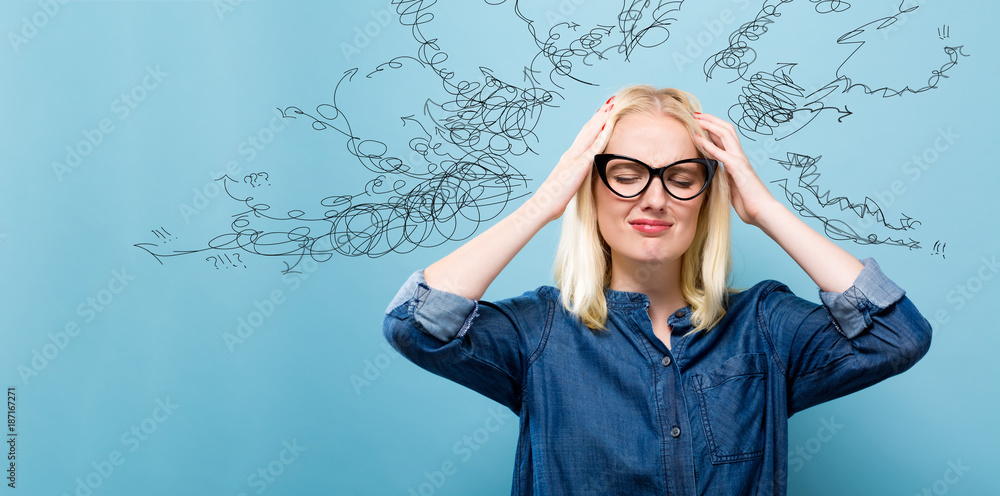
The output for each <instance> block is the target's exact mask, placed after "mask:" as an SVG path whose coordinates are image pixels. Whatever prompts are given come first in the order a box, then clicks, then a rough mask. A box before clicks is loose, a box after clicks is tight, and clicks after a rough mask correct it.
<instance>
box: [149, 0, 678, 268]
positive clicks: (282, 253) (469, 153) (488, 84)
mask: <svg viewBox="0 0 1000 496" xmlns="http://www.w3.org/2000/svg"><path fill="white" fill-rule="evenodd" d="M435 3H436V1H435V0H429V1H423V0H394V1H393V2H392V5H394V6H395V10H396V13H397V14H398V15H399V18H398V21H399V23H400V24H401V25H403V26H405V27H408V28H409V29H410V34H411V36H412V38H413V40H414V41H416V43H417V48H416V49H415V51H414V53H413V54H412V55H403V56H398V57H395V58H392V59H390V60H388V61H386V62H382V63H380V64H377V65H376V66H375V67H374V69H373V70H371V71H370V72H368V73H367V74H366V75H365V79H373V78H378V77H388V76H390V75H393V74H394V71H400V70H404V69H409V68H418V69H420V70H425V69H426V70H430V71H432V72H433V73H434V74H435V75H436V77H437V78H438V79H439V80H440V83H441V90H443V92H444V97H443V98H437V99H432V98H427V99H426V100H425V102H424V106H423V107H424V111H423V115H408V116H401V117H400V119H401V120H402V124H403V126H404V128H405V129H406V130H409V131H412V132H413V133H412V134H411V135H410V136H409V139H408V141H407V142H406V148H407V149H408V150H409V154H408V156H407V157H405V158H404V157H399V156H396V155H394V154H392V153H390V151H389V149H390V147H389V146H388V145H387V144H386V143H385V142H383V141H381V140H378V139H373V138H366V137H362V136H359V135H358V133H356V132H355V131H354V129H352V126H351V123H350V119H349V117H348V115H347V114H346V113H345V112H344V111H343V110H342V109H341V107H340V106H338V97H340V92H341V90H342V85H347V84H350V83H351V82H352V81H353V79H354V77H355V76H356V75H357V74H359V73H360V71H359V69H357V68H354V69H350V70H348V71H346V72H345V73H344V76H343V77H342V78H341V80H340V81H339V82H338V83H337V86H336V88H335V89H334V93H333V99H332V102H331V103H324V104H320V105H317V106H316V107H315V108H314V109H313V110H309V111H306V110H303V109H302V108H300V107H296V106H289V107H285V108H283V109H280V110H281V112H282V115H283V117H285V118H288V119H295V120H305V121H306V122H308V123H309V124H310V126H311V127H312V129H314V130H315V131H319V132H328V133H332V135H333V136H336V137H338V138H339V139H343V145H344V147H345V149H346V150H347V152H348V154H349V155H350V156H351V157H352V160H357V161H358V163H360V164H361V166H362V167H364V168H365V169H367V170H368V171H370V172H372V173H373V174H375V177H374V178H372V179H370V180H369V181H367V183H366V184H365V187H364V190H363V191H361V192H357V193H355V194H347V195H343V194H338V195H330V196H327V197H325V198H323V199H321V200H319V201H318V202H317V204H314V205H313V206H312V207H311V208H309V207H303V208H305V209H308V210H317V212H314V213H308V214H307V212H306V211H305V210H303V209H292V210H288V211H287V212H284V213H278V212H275V211H274V210H275V209H274V208H272V206H271V205H270V203H268V202H267V201H264V200H263V199H261V198H257V197H259V196H260V195H259V194H256V193H254V194H250V193H248V192H246V191H245V190H246V189H247V187H249V188H251V190H252V191H253V188H257V187H260V186H262V185H270V183H271V176H270V175H268V174H267V172H256V173H253V174H249V175H247V176H245V177H243V178H242V179H243V181H242V182H240V181H238V180H236V179H234V178H231V177H229V176H223V177H220V178H218V179H217V181H220V182H221V183H222V189H223V190H224V191H225V193H226V195H227V196H229V198H231V199H233V200H234V201H237V202H239V203H241V204H242V206H243V207H244V208H243V209H241V211H240V212H237V213H236V214H234V215H233V216H232V217H233V220H232V222H231V223H230V226H229V228H228V230H227V231H226V232H224V233H222V234H220V235H218V236H215V237H214V238H212V239H211V240H210V241H209V242H208V243H207V244H206V245H205V246H202V247H200V248H198V249H193V250H166V249H164V248H163V246H161V244H158V243H137V244H136V245H135V246H136V247H138V248H141V249H143V250H145V251H146V252H148V253H149V254H150V255H152V256H153V257H155V258H156V260H157V261H159V262H160V263H161V264H162V263H163V259H164V258H168V257H173V256H181V255H189V254H193V253H204V252H206V251H210V250H219V251H224V252H229V251H235V252H237V253H239V252H243V253H247V254H253V255H261V256H271V257H281V259H282V261H283V263H284V264H285V267H284V270H283V272H285V273H290V272H297V267H298V266H299V264H300V263H302V261H303V260H306V258H307V257H308V258H309V259H312V260H314V261H317V262H323V261H327V260H329V259H330V258H332V257H333V256H335V255H342V256H368V257H380V256H383V255H386V254H389V253H406V252H409V251H412V250H414V249H416V248H418V247H433V246H438V245H441V244H443V243H446V242H449V241H459V240H463V239H467V238H468V237H471V236H472V235H473V234H474V233H475V231H476V229H477V227H478V226H479V224H481V223H483V222H487V221H490V220H492V219H494V218H496V217H497V216H498V215H500V214H501V213H502V212H503V211H504V209H505V208H506V207H507V205H508V204H509V203H510V202H512V201H514V200H517V199H519V198H522V197H524V196H526V195H528V194H529V193H530V192H529V191H528V181H529V180H528V178H527V177H526V176H524V175H523V174H522V173H521V172H520V171H518V170H517V169H516V168H515V167H514V166H513V165H512V164H511V160H512V159H513V158H514V157H518V156H521V155H525V154H529V153H530V154H537V152H535V151H534V150H533V149H532V145H533V144H534V143H536V142H537V141H538V139H537V136H536V135H535V132H534V130H535V127H536V126H537V125H538V123H539V121H540V119H541V116H542V113H543V111H544V110H545V109H546V108H551V107H555V106H556V101H557V100H559V99H562V96H561V95H560V94H559V93H558V92H557V90H558V89H562V88H563V86H562V85H561V83H562V82H563V80H569V81H574V82H576V83H582V84H593V83H589V82H586V81H583V80H582V79H580V78H577V77H575V76H574V75H573V74H572V73H573V70H574V68H576V67H578V65H576V64H583V65H593V64H594V63H595V61H596V60H604V59H607V58H608V57H609V56H610V54H620V55H622V56H623V57H624V58H625V59H626V60H627V58H628V56H629V54H631V53H633V51H634V50H635V49H637V48H650V47H653V46H658V45H659V44H662V43H664V42H665V41H666V40H667V39H668V38H669V30H668V26H670V25H671V23H673V22H674V21H676V18H675V17H671V14H672V13H673V12H676V11H677V10H679V8H680V5H681V4H682V3H683V2H682V1H661V2H658V3H656V2H648V1H634V2H632V3H631V4H628V3H627V4H626V5H625V6H623V8H622V10H621V12H620V14H619V15H618V24H617V25H597V26H595V27H593V28H591V29H589V30H583V31H581V32H579V33H578V32H577V31H578V29H579V28H580V25H579V24H576V23H569V22H563V23H559V24H557V25H555V26H553V27H552V28H550V29H549V30H548V32H547V33H546V35H545V38H544V39H541V38H539V37H538V36H536V32H535V26H534V21H532V20H530V19H528V18H527V17H525V16H523V15H522V14H521V12H520V10H519V6H518V5H517V2H515V6H514V11H515V13H516V14H517V15H518V17H519V18H520V19H521V20H522V21H524V22H526V24H527V27H528V32H529V33H530V34H531V35H532V37H533V38H534V40H535V41H534V43H535V44H536V46H537V47H538V52H537V53H536V54H534V56H532V57H531V59H530V62H529V63H528V64H527V65H526V66H525V68H524V71H523V82H522V83H514V82H510V81H505V80H503V79H501V78H500V77H499V76H496V75H495V74H494V71H493V70H492V69H490V68H488V67H480V68H479V71H478V78H477V79H475V80H469V79H459V77H458V74H457V73H456V72H455V71H453V70H451V69H449V68H448V67H447V65H446V62H447V61H448V59H449V56H448V54H447V53H446V52H445V51H444V50H443V49H442V48H441V46H440V45H439V44H438V43H437V39H436V38H431V37H428V36H426V35H425V34H424V32H423V28H424V26H425V25H426V24H428V23H430V22H431V21H433V19H434V14H433V12H431V10H430V7H432V6H433V5H434V4H435ZM486 3H488V4H490V5H499V4H502V3H503V0H501V1H500V2H498V3H497V2H493V3H491V2H489V1H487V2H486ZM546 72H547V73H548V77H547V81H545V78H540V77H539V76H540V75H542V74H544V73H546ZM543 81H544V83H543ZM338 165H340V166H343V165H341V164H338ZM265 226H266V227H265ZM226 254H228V253H226ZM223 256H225V255H223ZM206 261H209V262H212V263H213V266H214V267H216V268H218V266H219V264H222V265H223V266H228V265H226V264H227V263H229V262H230V261H231V259H229V260H225V259H223V258H219V257H218V256H209V257H207V258H206ZM237 261H238V262H240V263H242V261H241V260H239V259H237Z"/></svg>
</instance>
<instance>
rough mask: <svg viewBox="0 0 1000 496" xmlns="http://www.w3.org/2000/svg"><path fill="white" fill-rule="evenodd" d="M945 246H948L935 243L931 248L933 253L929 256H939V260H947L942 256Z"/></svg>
mask: <svg viewBox="0 0 1000 496" xmlns="http://www.w3.org/2000/svg"><path fill="white" fill-rule="evenodd" d="M946 246H948V243H942V242H941V240H937V241H935V242H934V248H933V250H934V253H931V255H941V258H944V259H947V258H948V257H946V256H944V248H945V247H946Z"/></svg>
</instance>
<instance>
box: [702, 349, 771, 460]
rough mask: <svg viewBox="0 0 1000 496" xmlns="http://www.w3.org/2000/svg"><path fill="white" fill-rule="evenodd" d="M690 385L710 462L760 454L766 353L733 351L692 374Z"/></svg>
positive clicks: (745, 458)
mask: <svg viewBox="0 0 1000 496" xmlns="http://www.w3.org/2000/svg"><path fill="white" fill-rule="evenodd" d="M691 389H692V390H693V392H694V394H695V396H696V397H697V399H698V411H699V413H700V414H701V423H702V425H703V427H704V429H705V437H706V438H707V440H708V447H709V451H710V452H711V455H712V463H713V464H721V463H732V462H741V461H745V460H753V459H756V458H760V457H761V456H762V455H763V454H764V410H765V399H766V392H767V355H764V354H762V353H749V354H744V355H736V356H734V357H732V358H730V359H728V360H726V361H725V362H723V364H722V366H720V367H719V368H717V369H715V370H713V371H711V372H708V373H706V374H694V375H692V376H691Z"/></svg>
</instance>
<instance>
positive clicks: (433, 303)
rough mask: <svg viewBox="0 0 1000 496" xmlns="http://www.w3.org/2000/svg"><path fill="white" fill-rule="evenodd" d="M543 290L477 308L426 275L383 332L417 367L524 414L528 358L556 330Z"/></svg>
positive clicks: (416, 279) (410, 285)
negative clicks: (429, 282) (431, 283)
mask: <svg viewBox="0 0 1000 496" xmlns="http://www.w3.org/2000/svg"><path fill="white" fill-rule="evenodd" d="M541 289H542V288H539V290H535V291H529V292H526V293H524V294H523V295H521V296H518V297H514V298H508V299H505V300H500V301H496V302H488V301H481V300H470V299H468V298H465V297H463V296H461V295H457V294H453V293H450V292H447V291H443V290H440V289H435V288H432V287H430V286H428V285H427V283H426V281H424V277H423V271H422V270H420V271H417V272H414V273H413V274H412V275H411V276H410V277H409V278H408V279H407V280H406V282H405V283H404V284H403V286H402V287H401V288H400V289H399V291H398V292H397V293H396V296H395V297H394V298H393V299H392V300H391V302H390V303H389V306H388V307H387V308H386V311H385V318H384V320H383V324H382V332H383V335H384V336H385V339H386V340H387V341H388V342H389V344H391V345H392V347H393V348H395V349H396V350H397V351H399V352H400V354H402V355H403V356H404V357H406V358H407V359H408V360H410V361H411V362H413V363H414V364H416V365H417V366H419V367H421V368H423V369H424V370H427V371H429V372H432V373H434V374H437V375H439V376H441V377H444V378H446V379H449V380H451V381H454V382H456V383H458V384H461V385H463V386H466V387H468V388H469V389H472V390H473V391H476V392H478V393H480V394H482V395H484V396H486V397H488V398H490V399H493V400H494V401H497V402H498V403H500V404H502V405H504V406H507V407H508V408H510V409H511V410H512V411H513V412H514V413H518V414H519V412H520V402H521V389H522V386H523V378H524V374H525V370H526V369H527V367H528V366H529V359H528V355H529V350H533V349H535V348H536V347H537V346H538V344H539V342H540V341H541V338H540V335H541V333H543V332H547V330H548V329H549V327H550V326H551V322H552V314H553V304H552V300H551V298H543V297H541V294H542V291H541Z"/></svg>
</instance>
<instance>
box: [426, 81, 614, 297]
mask: <svg viewBox="0 0 1000 496" xmlns="http://www.w3.org/2000/svg"><path fill="white" fill-rule="evenodd" d="M612 107H614V103H613V102H612V100H608V102H607V103H605V104H604V105H603V106H601V108H600V109H598V111H597V113H596V114H594V116H593V117H591V118H590V120H589V121H587V123H586V124H584V126H583V129H581V130H580V133H579V134H578V135H577V137H576V140H574V141H573V144H572V146H570V148H569V149H568V150H567V151H566V152H565V153H564V154H563V155H562V157H561V158H560V159H559V163H557V164H556V166H555V168H553V169H552V172H551V173H550V174H549V176H548V178H546V179H545V181H544V182H543V183H542V185H541V186H540V187H539V188H538V191H537V192H535V194H534V195H532V197H531V198H529V199H528V201H526V202H525V203H524V204H523V205H522V206H521V207H520V208H518V209H517V210H515V211H514V212H513V213H511V214H510V215H508V216H507V217H505V218H504V219H503V220H501V221H500V222H498V223H497V224H496V225H494V226H493V227H491V228H489V229H487V230H486V231H485V232H483V233H482V234H480V235H478V236H476V237H475V238H473V239H472V240H471V241H469V242H467V243H465V244H464V245H462V246H460V247H459V248H458V249H456V250H455V251H454V252H452V253H450V254H449V255H447V256H445V257H444V258H442V259H441V260H438V261H437V262H434V263H433V264H431V265H430V266H429V267H427V268H426V269H424V281H425V282H426V283H427V285H428V286H430V287H432V288H434V289H439V290H442V291H447V292H449V293H454V294H457V295H460V296H464V297H466V298H468V299H470V300H478V299H480V298H482V297H483V294H484V293H486V288H488V287H489V285H490V284H491V283H492V282H493V280H494V279H496V277H497V275H499V274H500V271H501V270H503V268H504V267H506V266H507V264H508V263H510V261H511V260H512V259H513V258H514V255H517V253H518V252H519V251H521V249H522V248H524V245H526V244H528V241H529V240H531V238H532V236H534V235H535V234H536V233H538V231H539V230H541V229H542V227H544V226H545V225H546V224H548V223H549V222H551V221H553V220H555V219H558V218H559V217H560V216H561V215H562V213H563V211H564V210H565V209H566V205H567V204H568V203H569V201H570V200H571V199H572V198H573V195H575V194H576V191H577V190H578V189H579V188H580V185H581V184H583V181H584V179H586V177H587V174H588V172H589V171H590V168H591V166H592V164H593V162H594V154H595V153H597V152H598V151H599V150H600V149H601V147H603V146H604V143H605V141H607V138H608V137H607V134H608V133H605V132H602V131H603V129H604V123H605V122H607V120H608V116H609V111H610V110H611V108H612Z"/></svg>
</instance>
